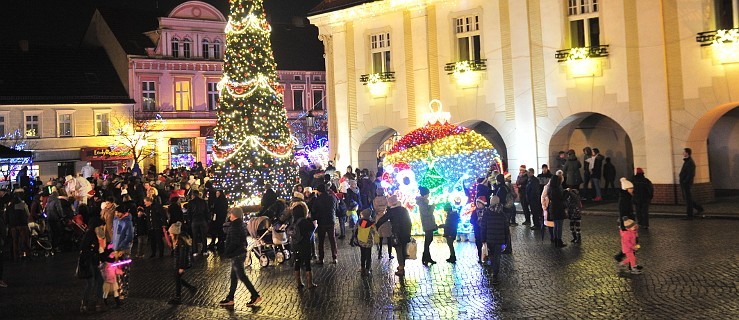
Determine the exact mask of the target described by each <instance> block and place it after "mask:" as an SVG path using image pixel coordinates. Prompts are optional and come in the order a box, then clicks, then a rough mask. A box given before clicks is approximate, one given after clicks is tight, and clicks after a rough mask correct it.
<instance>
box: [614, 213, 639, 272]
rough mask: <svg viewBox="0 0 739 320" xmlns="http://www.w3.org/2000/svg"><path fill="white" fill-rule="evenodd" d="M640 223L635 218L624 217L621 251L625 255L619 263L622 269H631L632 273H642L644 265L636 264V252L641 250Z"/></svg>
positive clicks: (621, 232)
mask: <svg viewBox="0 0 739 320" xmlns="http://www.w3.org/2000/svg"><path fill="white" fill-rule="evenodd" d="M638 230H639V225H638V224H636V222H635V221H634V220H631V219H624V220H623V227H622V228H621V230H620V231H619V232H620V234H621V252H623V254H624V255H625V257H626V258H625V259H623V260H622V261H621V262H620V263H619V267H620V269H621V270H623V271H626V270H629V271H630V272H631V273H632V274H640V273H642V267H641V266H640V265H638V264H636V252H637V251H638V250H639V248H640V246H639V232H638Z"/></svg>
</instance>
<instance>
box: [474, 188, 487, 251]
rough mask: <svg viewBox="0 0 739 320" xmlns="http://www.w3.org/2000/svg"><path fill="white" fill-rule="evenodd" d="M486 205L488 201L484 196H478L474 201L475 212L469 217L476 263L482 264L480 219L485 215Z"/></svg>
mask: <svg viewBox="0 0 739 320" xmlns="http://www.w3.org/2000/svg"><path fill="white" fill-rule="evenodd" d="M487 205H488V199H487V198H486V197H485V196H479V197H477V199H476V200H475V210H474V211H472V215H471V216H470V224H472V231H473V233H474V234H475V246H476V247H477V263H482V260H480V256H481V254H482V217H483V214H484V213H485V207H487Z"/></svg>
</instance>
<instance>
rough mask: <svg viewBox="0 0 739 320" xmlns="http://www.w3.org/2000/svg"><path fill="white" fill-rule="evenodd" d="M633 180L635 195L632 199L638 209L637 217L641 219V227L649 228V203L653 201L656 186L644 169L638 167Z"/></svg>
mask: <svg viewBox="0 0 739 320" xmlns="http://www.w3.org/2000/svg"><path fill="white" fill-rule="evenodd" d="M631 182H632V183H633V184H634V196H633V197H632V198H631V200H632V201H633V202H634V208H635V209H636V219H637V220H638V221H639V228H641V229H649V204H650V203H651V202H652V197H653V195H654V186H653V185H652V181H649V179H647V177H645V176H644V169H642V168H636V175H635V176H634V178H633V179H631Z"/></svg>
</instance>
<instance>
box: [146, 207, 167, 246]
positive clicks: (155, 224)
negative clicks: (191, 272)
mask: <svg viewBox="0 0 739 320" xmlns="http://www.w3.org/2000/svg"><path fill="white" fill-rule="evenodd" d="M144 216H146V219H148V225H149V245H150V246H151V254H150V255H149V258H154V255H155V254H156V253H157V252H158V253H159V257H160V258H161V257H162V256H164V238H163V237H164V230H163V229H162V228H163V227H164V225H166V221H165V219H164V211H163V210H162V206H160V205H159V204H158V203H155V202H154V199H152V198H151V197H146V198H144Z"/></svg>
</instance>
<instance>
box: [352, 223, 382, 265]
mask: <svg viewBox="0 0 739 320" xmlns="http://www.w3.org/2000/svg"><path fill="white" fill-rule="evenodd" d="M361 216H362V219H360V220H359V221H358V222H357V225H356V228H354V239H356V242H357V244H358V245H359V253H360V260H359V265H360V266H362V269H360V272H362V274H363V275H370V274H372V271H370V261H372V246H373V245H375V244H377V243H378V242H379V241H378V240H380V238H379V234H378V233H377V227H376V226H375V222H374V221H372V220H371V216H372V210H371V209H364V210H362V212H361Z"/></svg>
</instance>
